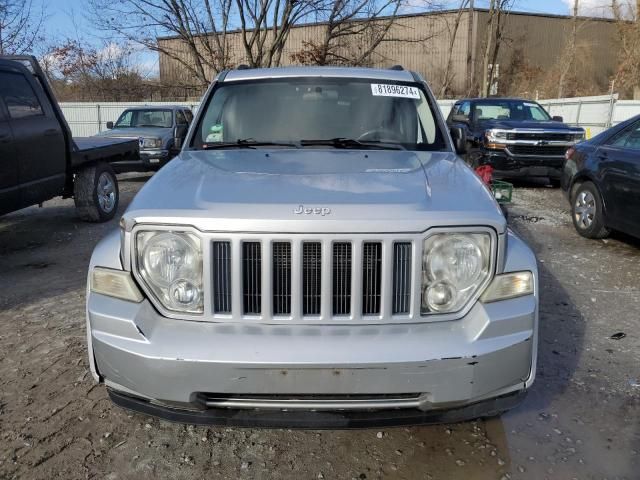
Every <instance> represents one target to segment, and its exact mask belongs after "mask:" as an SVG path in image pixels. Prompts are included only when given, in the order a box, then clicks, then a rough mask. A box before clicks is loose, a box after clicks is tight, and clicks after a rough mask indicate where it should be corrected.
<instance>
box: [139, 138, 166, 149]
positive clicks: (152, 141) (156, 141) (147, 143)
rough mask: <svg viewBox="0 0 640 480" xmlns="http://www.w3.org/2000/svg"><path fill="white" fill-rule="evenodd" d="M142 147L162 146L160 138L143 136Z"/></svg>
mask: <svg viewBox="0 0 640 480" xmlns="http://www.w3.org/2000/svg"><path fill="white" fill-rule="evenodd" d="M141 147H142V148H162V139H161V138H143V139H142V145H141Z"/></svg>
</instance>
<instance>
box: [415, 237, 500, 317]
mask: <svg viewBox="0 0 640 480" xmlns="http://www.w3.org/2000/svg"><path fill="white" fill-rule="evenodd" d="M490 274H491V236H490V235H489V234H488V233H442V234H436V235H432V236H430V237H429V238H427V239H426V240H425V241H424V249H423V254H422V309H421V310H422V314H431V313H453V312H457V311H459V310H461V309H462V308H463V307H464V306H465V305H466V304H467V302H468V301H469V300H470V299H471V297H473V296H474V295H475V294H476V293H478V290H479V289H480V288H481V287H482V286H483V285H484V284H485V282H486V281H487V279H488V277H489V275H490Z"/></svg>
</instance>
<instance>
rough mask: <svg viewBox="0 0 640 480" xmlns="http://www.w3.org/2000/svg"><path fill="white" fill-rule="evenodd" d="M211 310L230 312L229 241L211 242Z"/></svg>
mask: <svg viewBox="0 0 640 480" xmlns="http://www.w3.org/2000/svg"><path fill="white" fill-rule="evenodd" d="M212 248H213V251H212V252H211V253H212V257H213V271H214V275H213V311H214V312H215V313H231V243H230V242H213V246H212Z"/></svg>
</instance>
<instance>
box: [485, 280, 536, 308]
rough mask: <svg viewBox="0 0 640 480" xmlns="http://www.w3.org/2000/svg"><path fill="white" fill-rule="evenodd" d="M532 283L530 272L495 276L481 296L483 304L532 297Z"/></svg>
mask: <svg viewBox="0 0 640 480" xmlns="http://www.w3.org/2000/svg"><path fill="white" fill-rule="evenodd" d="M533 291H534V282H533V273H531V272H514V273H505V274H502V275H496V276H495V278H494V279H493V281H492V282H491V284H490V285H489V287H488V288H487V290H486V291H485V292H484V294H483V295H482V298H481V301H482V302H483V303H490V302H497V301H499V300H508V299H510V298H517V297H523V296H525V295H533Z"/></svg>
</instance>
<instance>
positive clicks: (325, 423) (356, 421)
mask: <svg viewBox="0 0 640 480" xmlns="http://www.w3.org/2000/svg"><path fill="white" fill-rule="evenodd" d="M108 391H109V397H110V398H111V400H112V401H113V402H114V403H115V404H116V405H119V406H120V407H122V408H126V409H128V410H132V411H135V412H140V413H144V414H147V415H152V416H154V417H159V418H162V419H164V420H168V421H171V422H179V423H190V424H195V425H220V426H234V427H253V428H311V429H347V428H384V427H397V426H402V425H432V424H440V423H456V422H463V421H466V420H472V419H476V418H487V417H494V416H496V415H500V414H501V413H502V412H504V411H506V410H510V409H512V408H514V407H516V406H518V405H519V404H520V403H521V402H522V401H523V400H524V398H525V396H526V391H524V390H521V391H518V392H515V393H511V394H507V395H503V396H501V397H498V398H493V399H489V400H485V401H482V402H478V403H474V404H471V405H467V406H462V407H458V408H450V409H443V410H432V411H420V410H416V409H402V410H401V409H395V410H369V411H331V412H327V411H273V410H231V409H226V408H215V409H206V410H184V409H180V408H174V407H169V406H163V405H158V404H155V403H152V402H150V401H148V400H143V399H140V398H136V397H133V396H130V395H127V394H123V393H120V392H118V391H116V390H113V389H109V390H108Z"/></svg>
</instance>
